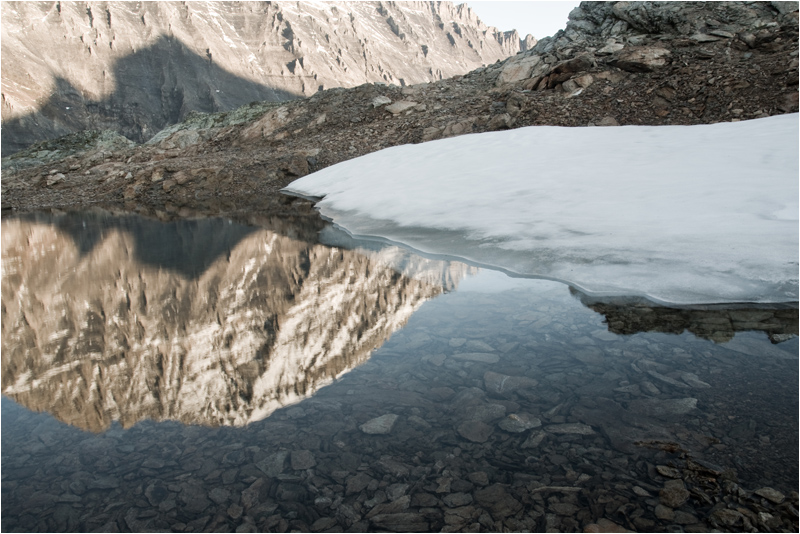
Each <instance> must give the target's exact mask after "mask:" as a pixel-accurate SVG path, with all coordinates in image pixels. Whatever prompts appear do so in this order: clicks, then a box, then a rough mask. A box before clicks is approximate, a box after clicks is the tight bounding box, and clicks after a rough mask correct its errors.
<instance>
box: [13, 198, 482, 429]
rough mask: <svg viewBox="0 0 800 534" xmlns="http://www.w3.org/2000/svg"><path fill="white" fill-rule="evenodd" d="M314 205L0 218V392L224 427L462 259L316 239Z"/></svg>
mask: <svg viewBox="0 0 800 534" xmlns="http://www.w3.org/2000/svg"><path fill="white" fill-rule="evenodd" d="M323 226H324V223H323V221H321V219H319V218H318V217H306V218H297V219H294V220H286V219H279V218H266V219H265V220H262V221H260V225H259V227H255V226H246V225H242V224H238V223H234V222H232V221H229V220H225V219H199V220H190V221H187V220H183V221H174V222H167V223H162V222H159V221H155V220H149V219H145V218H142V217H138V216H133V215H129V216H124V217H112V216H110V215H108V214H97V213H92V214H88V213H87V214H68V215H60V216H58V215H36V216H32V217H27V218H15V219H4V220H3V223H2V255H3V256H2V257H3V281H2V297H3V308H2V348H3V352H2V392H3V394H4V395H6V396H8V397H10V398H12V399H14V400H15V401H16V402H18V403H20V404H22V405H23V406H25V407H27V408H29V409H31V410H34V411H48V412H50V413H51V414H52V415H54V416H55V417H56V418H58V419H60V420H61V421H64V422H66V423H69V424H71V425H74V426H77V427H79V428H82V429H85V430H91V431H94V432H99V431H102V430H104V429H106V428H108V427H109V425H110V424H111V422H112V421H115V420H117V421H120V422H121V423H122V425H123V426H124V427H128V426H131V425H133V424H135V423H136V422H138V421H140V420H142V419H153V420H157V421H160V420H166V419H174V420H178V421H181V422H183V423H186V424H201V425H209V426H216V425H234V426H240V425H245V424H247V423H250V422H252V421H256V420H259V419H262V418H264V417H266V416H267V415H269V414H270V413H272V412H273V411H274V410H275V409H277V408H279V407H281V406H285V405H287V404H291V403H294V402H297V401H299V400H301V399H303V398H305V397H307V396H309V395H311V394H313V393H314V391H316V390H317V389H318V388H320V387H322V386H324V385H325V384H327V383H329V382H331V381H332V380H333V379H335V378H336V377H337V376H339V375H341V374H343V373H346V372H348V371H349V370H351V369H353V368H354V367H355V366H357V365H359V364H361V363H363V362H364V361H366V359H368V357H369V355H370V353H371V352H372V351H374V350H375V349H376V348H377V347H379V346H381V345H382V344H383V342H384V341H385V340H386V339H387V338H388V337H389V336H390V335H391V334H392V332H394V331H395V330H397V329H398V328H400V327H402V326H403V324H404V323H405V322H406V321H407V320H408V318H409V317H410V316H411V314H413V313H414V311H415V310H416V309H417V308H419V306H420V305H421V304H422V303H423V302H425V301H426V300H428V299H430V298H432V297H435V296H437V295H439V294H441V293H442V292H444V291H449V290H451V289H453V288H455V286H456V285H457V284H458V281H459V280H460V279H461V278H462V277H463V276H464V275H465V274H466V273H467V272H468V270H469V269H470V268H468V267H467V266H466V265H464V264H460V263H455V262H452V263H451V262H442V261H433V260H425V259H422V258H419V257H415V256H411V255H410V254H409V253H408V252H405V251H404V250H402V249H400V248H397V247H377V248H376V249H375V250H366V249H358V250H345V249H342V248H334V247H329V246H325V245H322V244H320V243H319V242H318V239H317V236H318V233H319V231H320V230H321V229H322V228H323Z"/></svg>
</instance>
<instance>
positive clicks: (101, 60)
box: [2, 2, 535, 155]
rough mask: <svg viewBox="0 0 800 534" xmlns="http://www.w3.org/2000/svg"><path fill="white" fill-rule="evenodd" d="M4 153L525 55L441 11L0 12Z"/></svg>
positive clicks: (469, 18)
mask: <svg viewBox="0 0 800 534" xmlns="http://www.w3.org/2000/svg"><path fill="white" fill-rule="evenodd" d="M2 20H3V23H2V32H3V33H2V37H3V38H2V52H3V53H2V70H3V88H2V120H3V130H4V131H3V134H4V135H3V147H2V149H3V154H4V155H9V154H11V153H13V152H15V151H17V150H19V149H20V148H23V147H26V146H28V145H30V144H31V143H32V142H35V141H41V140H43V139H48V138H52V137H56V136H60V135H65V134H68V133H71V132H75V131H79V130H84V129H101V130H102V129H112V130H115V131H118V132H119V133H121V134H123V135H125V136H126V137H128V138H130V139H132V140H135V141H138V142H141V141H144V140H146V139H149V138H150V137H151V136H153V135H154V134H155V133H156V132H158V131H159V130H160V129H162V128H163V127H164V126H166V125H168V124H173V123H175V122H178V121H180V120H182V119H183V118H184V117H185V116H186V114H187V113H188V112H189V111H192V110H196V111H204V112H216V111H225V110H230V109H233V108H235V107H238V106H241V105H243V104H246V103H248V102H252V101H263V100H270V101H284V100H288V99H291V98H294V97H298V96H309V95H312V94H314V93H315V92H317V91H318V90H320V89H327V88H330V87H350V86H355V85H359V84H362V83H365V82H385V83H394V84H398V85H404V84H415V83H420V82H429V81H435V80H440V79H442V78H448V77H450V76H453V75H456V74H464V73H466V72H468V71H470V70H472V69H474V68H476V67H479V66H481V65H482V64H489V63H494V62H495V61H497V60H498V59H504V58H505V57H507V56H509V55H513V54H515V53H517V52H518V51H519V50H520V48H521V47H522V46H530V45H531V43H532V42H535V40H532V39H531V38H530V36H529V38H527V39H525V40H520V36H519V35H517V33H516V32H505V33H504V32H500V31H498V30H497V29H495V28H490V27H487V26H486V25H484V24H483V23H482V22H481V21H480V20H479V19H478V18H477V17H476V16H475V14H474V13H473V12H472V11H471V10H470V9H469V8H468V7H467V6H465V5H462V6H454V5H453V4H452V3H449V2H399V3H394V2H352V3H348V2H139V3H133V2H4V3H3V5H2Z"/></svg>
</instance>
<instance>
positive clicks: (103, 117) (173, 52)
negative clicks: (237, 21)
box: [2, 36, 301, 157]
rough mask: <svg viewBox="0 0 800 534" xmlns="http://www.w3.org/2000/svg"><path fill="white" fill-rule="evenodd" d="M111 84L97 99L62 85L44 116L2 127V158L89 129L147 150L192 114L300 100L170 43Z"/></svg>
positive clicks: (137, 55) (165, 39) (136, 59)
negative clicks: (146, 143) (161, 133)
mask: <svg viewBox="0 0 800 534" xmlns="http://www.w3.org/2000/svg"><path fill="white" fill-rule="evenodd" d="M104 75H105V73H104ZM110 79H112V80H114V87H115V88H114V91H113V92H112V93H111V94H109V95H108V96H107V97H105V98H102V99H99V100H94V99H92V98H91V96H89V95H87V94H85V93H84V92H82V91H81V90H80V89H78V88H76V87H75V86H74V85H73V84H72V83H70V82H69V81H68V80H66V79H63V78H56V79H55V82H54V83H55V87H54V89H53V93H52V95H51V96H50V98H49V99H48V100H47V101H46V102H45V103H44V104H43V105H42V106H41V107H40V108H39V109H38V110H36V111H35V112H33V113H29V114H27V115H23V116H20V117H16V118H14V119H10V120H7V121H4V122H3V128H2V130H3V137H2V155H3V157H5V156H10V155H11V154H13V153H15V152H18V151H20V150H23V149H25V148H27V147H28V146H30V145H32V144H34V143H36V142H39V141H44V140H47V139H53V138H56V137H60V136H62V135H67V134H70V133H73V132H77V131H81V130H87V129H93V130H114V131H116V132H118V133H120V134H122V135H124V136H125V137H127V138H128V139H131V140H133V141H136V142H138V143H141V142H144V141H146V140H148V139H149V138H151V137H152V136H154V135H155V134H156V133H158V132H159V131H160V130H161V129H163V128H164V127H166V126H169V125H171V124H175V123H176V122H180V121H181V120H183V118H184V117H185V116H186V114H187V113H189V112H190V111H201V112H206V113H213V112H217V111H228V110H231V109H235V108H237V107H239V106H242V105H244V104H247V103H250V102H253V101H265V100H266V101H271V102H282V101H286V100H291V99H294V98H297V97H298V96H301V94H300V93H297V94H294V93H291V92H288V91H285V90H282V89H276V88H274V87H270V86H269V85H266V84H263V83H257V82H254V81H251V80H247V79H245V78H242V77H240V76H237V75H235V74H232V73H231V72H229V71H227V70H225V69H224V68H223V67H221V66H219V65H217V64H216V63H215V62H214V61H213V59H212V58H210V57H208V56H200V55H197V54H195V53H194V52H192V51H191V50H190V49H189V48H188V47H187V46H186V45H184V44H183V43H182V42H181V41H180V40H178V39H176V38H173V37H169V36H162V37H160V38H159V39H158V40H157V41H155V42H154V43H153V44H152V45H151V46H149V47H147V48H144V49H141V50H137V51H136V52H134V53H132V54H130V55H128V56H125V57H123V58H121V59H119V60H118V61H116V62H115V63H114V68H113V73H112V75H111V76H110Z"/></svg>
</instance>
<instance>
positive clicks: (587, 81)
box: [2, 2, 798, 213]
mask: <svg viewBox="0 0 800 534" xmlns="http://www.w3.org/2000/svg"><path fill="white" fill-rule="evenodd" d="M3 57H4V61H5V57H6V56H3ZM797 109H798V4H797V3H796V2H774V3H766V2H757V3H747V2H724V3H719V2H679V3H651V2H641V3H639V2H584V3H582V4H581V6H580V7H579V8H577V9H575V10H574V11H573V12H572V13H571V14H570V20H569V22H568V23H567V27H566V28H565V29H564V30H562V31H559V32H558V33H557V34H556V35H554V36H553V37H548V38H545V39H542V40H540V41H539V42H538V43H537V44H536V45H535V46H534V47H533V48H531V49H530V50H527V51H525V52H522V53H519V54H517V55H515V56H513V57H510V58H508V59H506V60H504V61H501V62H498V63H496V64H493V65H490V66H488V67H479V68H477V69H475V70H474V71H472V72H470V73H469V74H467V75H464V76H458V77H453V78H448V79H444V80H440V81H437V82H432V83H421V84H414V85H407V86H405V87H401V86H399V85H383V84H362V85H360V86H358V87H354V88H350V89H345V88H333V89H327V90H324V91H320V92H317V93H315V94H314V95H313V96H311V97H309V98H306V99H299V100H292V101H290V102H286V103H283V104H269V103H264V104H257V105H253V106H245V107H243V108H240V109H238V110H236V111H233V112H228V113H223V112H220V113H215V114H196V115H192V116H190V117H189V118H188V120H187V121H185V122H183V123H181V124H177V125H174V126H172V127H170V128H168V129H165V130H164V131H162V132H161V133H159V134H158V135H157V136H155V137H154V138H152V139H151V141H150V142H149V143H146V144H143V145H139V146H128V145H127V144H126V143H127V141H125V140H124V139H120V138H114V137H113V136H109V135H105V134H104V135H100V134H98V133H96V132H95V133H91V132H89V133H85V134H75V135H74V136H72V137H67V138H63V139H58V140H53V141H50V142H48V143H42V144H40V145H37V146H34V147H31V148H30V149H29V150H26V151H23V152H20V153H18V154H15V155H13V156H12V157H10V158H4V159H3V163H2V168H3V181H2V203H3V204H2V205H3V207H4V209H6V210H9V209H17V210H28V209H36V208H41V207H48V206H80V205H87V204H94V203H98V202H113V203H120V204H125V205H127V206H128V207H129V208H130V209H147V210H163V209H164V206H169V207H170V209H172V210H174V211H176V212H179V211H180V210H189V211H191V210H192V209H195V208H197V207H203V208H204V209H211V208H213V209H218V210H219V212H220V213H226V212H227V211H230V210H247V209H258V207H259V206H263V205H266V204H275V203H277V204H280V203H281V202H282V200H281V199H280V197H281V195H280V194H279V193H278V191H279V190H280V189H281V188H283V187H285V186H286V185H288V184H289V183H290V182H292V181H293V180H295V179H296V178H297V177H299V176H303V175H305V174H308V173H309V172H313V171H315V170H319V169H321V168H324V167H327V166H330V165H333V164H336V163H339V162H341V161H345V160H348V159H352V158H355V157H358V156H361V155H364V154H367V153H370V152H374V151H376V150H380V149H383V148H387V147H392V146H396V145H401V144H405V143H419V142H425V141H429V140H433V139H439V138H443V137H452V136H456V135H464V134H469V133H479V132H486V131H493V130H500V129H508V128H518V127H523V126H531V125H553V126H605V125H626V124H640V125H645V124H646V125H664V124H709V123H715V122H722V121H738V120H747V119H752V118H757V117H766V116H770V115H777V114H782V113H791V112H796V111H797ZM575 149H576V150H579V149H580V147H575ZM531 150H535V147H531ZM619 151H620V154H624V151H625V147H624V146H621V147H619ZM534 171H535V169H532V172H534Z"/></svg>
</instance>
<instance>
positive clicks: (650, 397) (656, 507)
mask: <svg viewBox="0 0 800 534" xmlns="http://www.w3.org/2000/svg"><path fill="white" fill-rule="evenodd" d="M83 222H87V225H86V227H85V228H84V226H83ZM25 225H27V226H25ZM322 228H323V223H321V221H319V220H316V219H304V220H302V221H286V220H283V219H274V218H273V219H270V218H264V219H263V220H261V221H260V226H256V227H253V226H243V225H237V224H235V223H230V222H229V221H223V220H218V219H217V220H215V219H209V220H199V221H182V222H176V223H170V224H166V225H165V224H162V223H157V222H154V221H148V220H144V219H140V218H132V217H126V218H122V219H109V218H106V217H105V216H97V215H95V216H88V215H76V216H62V217H49V216H38V217H37V218H36V220H35V221H31V220H30V219H29V220H27V221H26V220H21V219H9V220H4V221H3V355H2V357H3V360H2V361H3V369H2V371H3V393H4V398H3V406H2V410H3V411H2V431H3V432H2V440H3V441H2V450H3V459H2V473H3V482H2V492H3V501H2V506H3V519H2V520H3V525H2V526H3V530H8V531H15V530H39V531H43V530H94V529H102V530H133V531H136V530H154V529H172V530H183V531H202V530H214V531H225V530H237V529H239V530H240V531H247V530H248V529H270V530H273V531H274V530H281V531H287V530H290V529H298V530H315V531H324V530H334V531H335V530H337V529H341V530H348V529H351V530H382V529H388V530H401V531H416V530H436V531H439V530H442V529H443V528H445V529H448V530H459V529H467V530H469V529H474V530H477V529H480V530H484V531H497V530H502V529H504V528H505V529H511V530H513V531H521V530H542V529H545V528H551V529H555V530H567V531H574V530H582V529H583V528H585V527H586V526H587V525H590V524H591V523H597V522H600V524H601V526H603V523H604V522H606V521H613V522H615V523H617V524H619V525H622V526H625V527H626V528H629V529H637V530H654V531H659V530H661V531H663V530H672V529H674V526H675V525H676V524H680V525H682V528H684V529H686V530H692V529H699V530H707V529H708V528H712V527H714V528H721V529H723V530H726V529H727V530H740V529H742V528H744V527H745V523H744V522H745V521H748V522H749V523H750V524H752V525H754V526H755V527H756V528H759V529H761V530H766V529H772V530H775V529H781V528H785V529H789V530H791V529H795V530H796V527H797V523H796V521H797V520H796V517H793V516H792V515H791V511H790V510H789V507H790V506H794V507H795V508H796V506H797V495H796V493H791V492H792V491H793V490H794V489H796V486H797V464H798V458H797V449H798V447H797V435H798V421H797V395H798V371H797V339H796V338H793V337H792V334H796V332H797V309H796V307H783V308H780V307H778V308H759V309H748V308H746V307H739V309H736V310H731V309H719V308H714V309H694V310H687V309H682V310H670V309H664V308H658V307H654V306H651V305H647V303H642V302H638V303H631V302H612V301H605V302H596V301H589V300H588V299H587V298H586V297H582V300H584V301H585V302H586V306H591V308H592V309H594V310H597V312H599V313H602V314H605V317H604V316H603V315H600V314H599V313H595V311H592V309H589V308H587V307H586V306H584V305H582V304H581V302H580V301H579V299H576V298H575V297H574V296H572V295H570V293H569V292H568V291H567V290H566V288H565V286H563V285H562V284H559V283H555V282H548V281H542V280H525V279H511V278H507V277H505V276H504V275H502V274H499V273H494V272H490V271H483V272H481V273H480V274H479V275H478V276H473V277H467V278H465V275H466V274H467V273H468V271H469V268H468V267H466V266H464V265H462V264H456V263H452V264H447V263H445V262H434V261H431V260H425V259H422V258H418V257H414V256H412V255H410V254H408V253H406V252H404V251H402V250H400V249H396V248H393V247H377V246H374V245H370V246H371V247H373V248H372V249H367V248H361V249H360V250H348V249H347V248H344V247H341V246H339V247H337V248H335V249H334V248H330V247H326V246H325V245H322V244H319V243H317V242H316V236H317V233H318V232H319V230H320V229H322ZM68 236H71V237H69V238H67V237H68ZM342 239H343V240H345V241H346V238H342ZM340 244H341V242H340ZM187 257H188V258H190V261H185V260H184V258H187ZM23 282H24V283H23ZM457 285H458V286H459V288H458V291H453V292H449V291H451V290H453V289H455V287H456V286H457ZM448 292H449V293H448ZM444 293H447V294H444ZM437 295H438V297H437V298H436V299H434V300H431V301H430V302H428V303H427V304H426V305H425V306H422V307H420V305H421V304H422V303H423V302H424V301H425V300H427V299H431V298H432V297H435V296H437ZM578 296H579V297H581V296H580V295H578ZM415 310H416V311H415ZM412 314H413V316H412ZM409 317H410V319H409ZM606 317H607V318H608V319H607V320H608V324H605V323H604V321H605V320H606ZM406 321H407V322H408V324H407V325H406V326H405V328H403V329H402V330H399V331H398V330H397V329H398V328H400V327H401V326H402V325H403V324H404V323H405V322H406ZM609 329H611V330H612V331H613V332H620V333H624V334H627V335H618V334H615V333H612V332H610V331H609ZM648 330H650V331H655V332H656V333H653V332H649V333H648V332H647V331H648ZM747 330H761V332H742V331H747ZM392 332H394V334H392ZM660 332H669V333H670V334H667V333H660ZM689 332H694V333H695V334H697V335H698V336H700V337H696V336H695V335H692V334H690V333H689ZM736 332H739V333H736ZM390 334H392V336H391V339H389V340H388V341H386V339H387V338H388V337H389V335H390ZM768 335H769V336H771V338H772V339H773V340H774V341H781V340H783V342H782V343H779V344H772V343H770V341H769V338H768ZM704 338H706V339H704ZM730 338H732V339H731V340H730V341H727V340H729V339H730ZM787 338H790V339H788V340H786V339H787ZM711 340H715V341H718V342H719V343H715V342H713V341H711ZM376 349H377V350H376ZM373 351H374V353H373ZM371 353H372V356H371V357H370V354H371ZM275 369H278V371H277V372H276V371H274V370H275ZM335 377H338V379H335V380H334V378H335ZM328 383H330V385H328V386H327V387H324V388H322V389H319V388H320V386H322V385H325V384H328ZM315 391H316V393H314V392H315ZM312 394H313V396H310V397H309V398H305V400H303V398H304V397H307V396H309V395H312ZM9 398H13V399H14V400H15V401H17V402H18V403H20V404H22V405H24V406H27V407H28V408H29V409H30V410H34V411H42V412H49V413H50V414H52V415H53V416H54V417H55V418H57V419H60V420H61V421H65V422H67V423H69V424H71V425H74V426H67V425H64V424H63V423H61V422H59V421H58V420H57V419H54V418H53V417H51V416H50V415H48V414H47V413H33V412H31V411H28V410H27V409H25V408H22V407H21V406H20V404H16V403H15V402H12V401H10V400H9ZM293 402H296V404H294V405H292V406H287V407H285V408H280V405H282V404H289V403H293ZM273 410H276V411H275V412H274V413H272V411H273ZM270 413H271V415H269V414H270ZM384 416H389V417H384ZM393 416H396V417H393ZM377 418H381V419H377ZM168 419H175V420H178V421H181V422H183V423H187V424H181V423H178V422H173V421H167V420H168ZM376 419H377V420H376ZM112 421H120V422H121V423H122V426H120V425H119V424H118V423H112ZM157 421H161V422H157ZM137 422H138V423H137ZM109 425H110V427H109ZM194 425H205V426H194ZM217 425H238V426H237V427H226V426H217ZM242 425H245V426H242ZM123 426H124V427H125V428H123ZM75 427H79V428H83V429H91V430H94V431H100V433H98V434H92V433H87V432H85V431H83V430H79V429H78V428H75ZM737 479H738V481H739V483H740V484H741V486H740V487H739V486H736V484H735V482H736V480H737ZM670 480H672V482H670ZM764 486H770V487H772V488H774V489H775V490H776V491H779V492H781V493H782V494H784V496H785V497H786V500H785V501H784V502H783V503H781V504H776V503H773V502H772V501H771V500H769V498H770V497H767V498H765V497H763V496H762V495H765V493H764V492H761V495H760V494H755V493H752V490H756V489H759V488H762V487H764ZM737 488H739V489H741V490H742V491H739V489H737ZM766 495H769V496H771V497H775V496H774V495H772V494H769V493H768V492H767V493H766ZM778 500H779V499H778ZM682 501H685V502H682ZM739 501H741V502H739ZM719 503H722V505H720V504H719ZM736 507H738V508H739V511H737V510H735V509H734V508H736ZM728 508H731V510H730V512H728V511H725V510H727V509H728ZM720 510H722V511H720ZM734 512H735V513H734ZM759 512H763V513H768V514H771V515H770V516H769V517H767V516H765V515H762V516H759V515H758V513H759ZM737 514H738V515H737ZM749 514H754V515H752V517H751V515H749ZM787 521H788V522H787ZM605 526H608V524H605Z"/></svg>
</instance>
